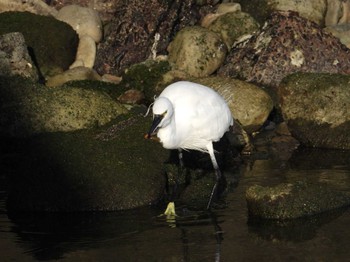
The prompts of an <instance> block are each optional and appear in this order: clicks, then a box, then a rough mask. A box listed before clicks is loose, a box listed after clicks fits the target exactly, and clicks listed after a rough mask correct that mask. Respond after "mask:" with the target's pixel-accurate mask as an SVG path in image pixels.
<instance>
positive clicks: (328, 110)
mask: <svg viewBox="0 0 350 262" xmlns="http://www.w3.org/2000/svg"><path fill="white" fill-rule="evenodd" d="M349 82H350V77H349V76H347V75H339V74H312V73H297V74H294V75H291V76H288V77H286V78H285V79H283V81H282V83H281V85H280V86H279V91H278V97H279V101H280V108H281V112H282V115H283V118H284V119H285V121H286V123H287V125H288V128H289V130H290V132H291V133H292V135H293V136H294V137H295V138H296V139H298V140H299V141H300V142H301V143H302V144H304V145H306V146H311V147H324V148H338V149H350V136H349V134H350V110H349V101H350V85H349Z"/></svg>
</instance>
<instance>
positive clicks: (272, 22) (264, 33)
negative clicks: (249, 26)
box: [218, 12, 350, 88]
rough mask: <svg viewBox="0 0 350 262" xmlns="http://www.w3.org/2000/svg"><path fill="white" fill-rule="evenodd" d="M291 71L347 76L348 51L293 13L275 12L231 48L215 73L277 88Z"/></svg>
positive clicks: (349, 66)
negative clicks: (249, 36) (260, 28)
mask: <svg viewBox="0 0 350 262" xmlns="http://www.w3.org/2000/svg"><path fill="white" fill-rule="evenodd" d="M294 72H324V73H345V74H347V73H350V50H349V49H348V48H346V47H345V46H344V45H343V44H342V43H341V42H340V40H339V39H338V38H336V37H334V36H333V35H331V34H330V33H326V32H324V31H323V30H322V29H321V28H320V27H319V26H318V25H317V24H315V23H313V22H311V21H309V20H307V19H305V18H303V17H300V16H298V14H297V13H295V12H274V13H273V14H272V15H271V17H270V18H269V19H268V20H267V21H266V24H265V26H264V27H263V28H262V30H261V31H258V32H257V33H256V34H253V36H252V37H251V38H249V39H248V40H245V41H243V42H241V43H240V44H238V45H237V46H236V47H234V48H232V49H231V51H230V53H229V54H228V55H227V57H226V60H225V62H224V64H223V65H222V66H221V68H220V69H219V71H218V74H219V75H224V76H230V77H239V78H242V79H245V80H247V81H249V82H255V83H258V84H261V85H264V86H271V87H273V88H277V86H278V84H279V82H280V81H281V80H282V78H283V77H285V76H287V75H289V74H291V73H294Z"/></svg>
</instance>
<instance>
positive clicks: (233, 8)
mask: <svg viewBox="0 0 350 262" xmlns="http://www.w3.org/2000/svg"><path fill="white" fill-rule="evenodd" d="M237 11H241V5H240V4H238V3H222V4H219V5H218V6H217V8H216V10H215V12H214V13H208V14H207V15H205V16H204V17H203V18H202V20H201V26H203V27H205V28H208V27H209V26H210V25H211V24H212V23H213V22H214V21H215V20H216V19H218V18H219V17H220V16H222V15H224V14H226V13H230V12H237Z"/></svg>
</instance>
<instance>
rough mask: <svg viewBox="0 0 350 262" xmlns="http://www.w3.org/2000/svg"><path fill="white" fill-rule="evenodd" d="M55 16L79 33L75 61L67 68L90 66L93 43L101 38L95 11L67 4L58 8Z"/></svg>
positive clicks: (94, 53) (100, 28)
mask: <svg viewBox="0 0 350 262" xmlns="http://www.w3.org/2000/svg"><path fill="white" fill-rule="evenodd" d="M56 18H57V19H58V20H60V21H63V22H66V23H67V24H69V25H71V26H72V27H73V29H74V30H75V31H76V32H77V34H78V35H79V46H78V51H77V55H76V58H75V62H74V63H73V64H72V65H71V66H70V67H69V68H74V67H79V66H85V67H89V68H92V67H93V66H94V63H95V57H96V44H95V43H98V42H100V40H101V38H102V22H101V19H100V17H99V15H98V13H97V11H95V10H93V9H91V8H87V7H81V6H78V5H67V6H64V7H63V8H62V9H60V10H59V12H58V14H57V16H56Z"/></svg>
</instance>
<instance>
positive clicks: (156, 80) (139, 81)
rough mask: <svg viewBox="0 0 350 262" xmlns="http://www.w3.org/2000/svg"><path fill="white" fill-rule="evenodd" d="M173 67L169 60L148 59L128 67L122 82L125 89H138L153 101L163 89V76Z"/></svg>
mask: <svg viewBox="0 0 350 262" xmlns="http://www.w3.org/2000/svg"><path fill="white" fill-rule="evenodd" d="M170 69H171V67H170V65H169V63H168V62H167V61H154V60H146V61H145V62H143V63H139V64H135V65H133V66H131V67H130V68H128V69H127V70H126V71H125V72H124V74H123V80H122V82H121V83H120V86H122V87H123V88H124V89H136V90H139V91H141V92H143V93H144V94H145V97H146V99H148V100H151V101H153V97H154V95H158V94H159V93H160V92H161V91H162V89H163V85H162V84H163V76H164V74H166V73H167V72H169V70H170Z"/></svg>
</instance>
